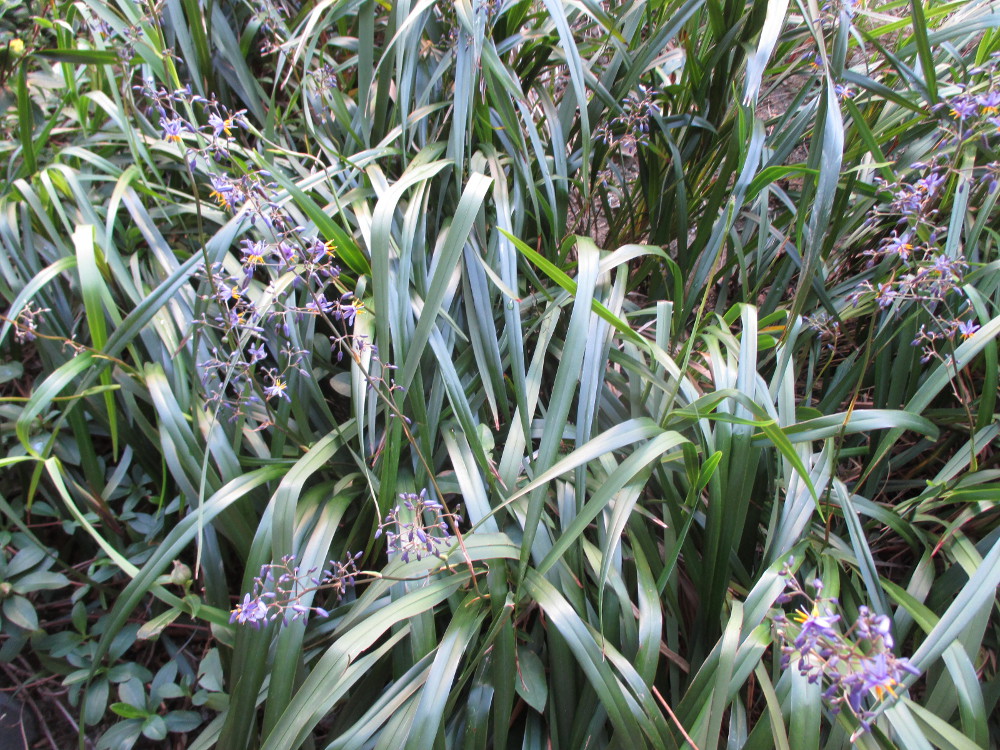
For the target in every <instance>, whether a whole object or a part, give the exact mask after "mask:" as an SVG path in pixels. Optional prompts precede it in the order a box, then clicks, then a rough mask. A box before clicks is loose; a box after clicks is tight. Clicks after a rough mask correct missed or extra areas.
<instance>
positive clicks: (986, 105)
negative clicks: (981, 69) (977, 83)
mask: <svg viewBox="0 0 1000 750" xmlns="http://www.w3.org/2000/svg"><path fill="white" fill-rule="evenodd" d="M976 104H978V105H979V111H980V112H982V114H984V115H992V114H996V113H997V112H998V111H1000V92H998V91H987V92H986V93H985V94H980V95H979V96H977V97H976Z"/></svg>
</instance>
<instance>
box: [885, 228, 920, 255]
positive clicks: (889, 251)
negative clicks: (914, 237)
mask: <svg viewBox="0 0 1000 750" xmlns="http://www.w3.org/2000/svg"><path fill="white" fill-rule="evenodd" d="M882 252H883V253H885V254H886V255H898V256H899V257H900V258H901V259H903V260H909V259H910V256H911V255H912V254H913V245H912V244H911V243H910V236H909V234H904V235H903V236H902V237H897V236H896V235H895V233H893V236H892V237H890V238H889V239H887V240H883V245H882Z"/></svg>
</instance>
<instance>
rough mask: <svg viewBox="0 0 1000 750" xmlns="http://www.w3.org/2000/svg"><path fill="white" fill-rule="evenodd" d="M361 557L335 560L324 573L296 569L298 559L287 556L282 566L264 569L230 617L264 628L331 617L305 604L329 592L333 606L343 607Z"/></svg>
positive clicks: (315, 569)
mask: <svg viewBox="0 0 1000 750" xmlns="http://www.w3.org/2000/svg"><path fill="white" fill-rule="evenodd" d="M360 557H361V553H360V552H358V553H357V554H356V555H348V556H347V558H346V559H345V560H344V562H338V561H335V560H331V561H330V562H329V563H327V566H326V567H325V568H324V569H323V570H322V571H320V570H318V569H317V568H312V569H310V570H306V571H303V570H301V569H300V568H299V567H298V566H297V565H295V563H294V561H295V558H294V557H292V556H291V555H287V556H285V557H283V558H281V562H279V563H271V564H268V565H264V566H263V567H262V568H261V569H260V574H259V575H258V576H257V577H256V578H255V579H254V585H253V590H252V591H251V592H250V593H248V594H244V596H243V600H242V601H240V602H238V603H237V604H236V606H235V607H234V608H233V610H232V613H231V614H230V616H229V622H231V623H238V624H240V625H250V626H252V627H254V628H258V629H259V628H260V627H262V626H264V625H267V624H268V623H271V622H274V621H276V620H279V619H280V620H281V622H282V623H283V624H285V625H287V624H288V623H290V622H294V621H295V620H297V619H299V618H305V617H307V616H308V615H310V614H312V615H315V616H318V617H329V616H330V613H329V611H327V610H326V609H324V608H323V607H318V606H307V605H305V604H303V603H302V600H303V598H304V597H305V596H306V595H307V594H316V593H318V592H327V593H330V594H332V595H333V603H334V604H336V603H339V602H340V600H341V599H342V598H343V597H344V594H345V593H346V592H347V591H348V590H349V589H352V588H354V585H355V583H356V581H357V577H358V575H359V574H360V571H359V570H358V568H357V561H358V560H359V559H360Z"/></svg>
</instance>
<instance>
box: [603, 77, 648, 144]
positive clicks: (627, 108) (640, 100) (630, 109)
mask: <svg viewBox="0 0 1000 750" xmlns="http://www.w3.org/2000/svg"><path fill="white" fill-rule="evenodd" d="M621 108H622V111H621V113H619V114H618V115H617V116H615V117H613V118H612V119H611V120H610V121H608V122H604V123H601V125H600V126H599V127H598V128H597V130H596V131H595V132H594V136H595V137H596V138H599V139H600V140H602V141H604V143H606V144H607V145H608V146H609V147H611V148H614V147H615V146H617V147H618V148H619V150H620V151H621V153H622V155H624V156H635V152H636V148H637V147H638V146H641V145H645V144H647V143H648V142H649V121H650V119H652V118H654V117H659V116H660V107H659V105H658V104H657V103H656V91H655V90H654V89H652V88H648V87H646V86H643V85H641V84H640V85H639V87H638V89H637V90H636V91H633V92H631V93H630V94H629V95H628V96H627V97H625V99H624V100H622V102H621Z"/></svg>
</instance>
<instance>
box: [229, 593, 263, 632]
mask: <svg viewBox="0 0 1000 750" xmlns="http://www.w3.org/2000/svg"><path fill="white" fill-rule="evenodd" d="M265 619H267V605H266V604H264V602H262V601H261V600H260V597H259V596H258V597H254V598H251V597H250V594H246V595H244V597H243V602H242V603H239V604H237V605H236V607H235V608H234V609H233V611H232V613H231V614H230V615H229V622H230V623H234V622H237V623H239V624H240V625H252V626H253V627H255V628H259V627H260V623H261V622H263V621H264V620H265Z"/></svg>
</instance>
